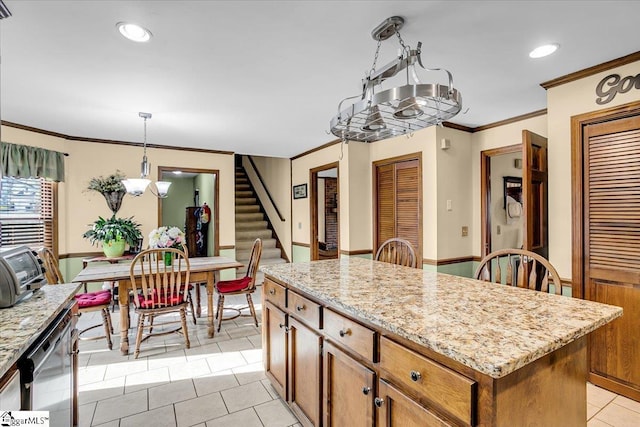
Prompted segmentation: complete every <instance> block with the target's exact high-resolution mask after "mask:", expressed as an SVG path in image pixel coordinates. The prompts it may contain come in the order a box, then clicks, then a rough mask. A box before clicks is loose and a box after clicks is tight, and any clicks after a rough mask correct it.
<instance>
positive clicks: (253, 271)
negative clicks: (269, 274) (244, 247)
mask: <svg viewBox="0 0 640 427" xmlns="http://www.w3.org/2000/svg"><path fill="white" fill-rule="evenodd" d="M261 256H262V240H261V239H260V238H258V239H256V240H254V241H253V247H252V248H251V256H249V265H247V276H246V277H251V283H249V286H247V290H253V289H255V287H256V276H257V274H258V264H260V257H261Z"/></svg>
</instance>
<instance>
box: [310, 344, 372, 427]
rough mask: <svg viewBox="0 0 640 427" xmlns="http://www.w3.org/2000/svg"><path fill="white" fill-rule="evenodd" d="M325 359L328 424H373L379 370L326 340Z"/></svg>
mask: <svg viewBox="0 0 640 427" xmlns="http://www.w3.org/2000/svg"><path fill="white" fill-rule="evenodd" d="M322 359H323V374H324V384H323V387H324V389H323V402H324V425H325V427H330V426H345V427H358V426H373V414H374V412H373V398H374V396H375V392H374V380H375V373H374V372H373V371H372V370H371V369H369V368H367V367H366V366H364V365H362V364H361V363H359V362H357V361H356V360H354V359H353V358H351V357H350V356H348V355H347V354H346V353H343V352H342V351H341V350H338V349H337V348H336V347H334V346H332V345H330V344H327V343H326V342H325V344H324V350H323V352H322Z"/></svg>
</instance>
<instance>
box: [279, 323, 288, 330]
mask: <svg viewBox="0 0 640 427" xmlns="http://www.w3.org/2000/svg"><path fill="white" fill-rule="evenodd" d="M278 326H279V327H280V329H282V328H286V327H287V325H285V324H284V323H280V324H279V325H278Z"/></svg>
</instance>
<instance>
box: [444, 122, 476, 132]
mask: <svg viewBox="0 0 640 427" xmlns="http://www.w3.org/2000/svg"><path fill="white" fill-rule="evenodd" d="M442 126H443V127H446V128H450V129H457V130H461V131H463V132H469V133H473V132H475V129H474V128H470V127H469V126H464V125H459V124H457V123H451V122H442Z"/></svg>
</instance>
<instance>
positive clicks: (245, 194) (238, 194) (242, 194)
mask: <svg viewBox="0 0 640 427" xmlns="http://www.w3.org/2000/svg"><path fill="white" fill-rule="evenodd" d="M243 197H253V191H251V190H243V191H236V199H238V198H243Z"/></svg>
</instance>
